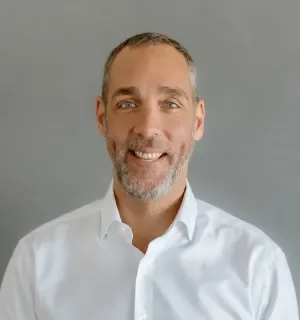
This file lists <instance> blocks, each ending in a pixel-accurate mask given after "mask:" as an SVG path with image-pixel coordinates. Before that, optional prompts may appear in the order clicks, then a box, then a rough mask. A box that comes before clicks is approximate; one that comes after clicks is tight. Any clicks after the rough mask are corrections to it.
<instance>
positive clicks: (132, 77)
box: [108, 44, 192, 96]
mask: <svg viewBox="0 0 300 320" xmlns="http://www.w3.org/2000/svg"><path fill="white" fill-rule="evenodd" d="M123 86H124V87H127V86H133V87H137V88H139V90H140V91H141V92H144V93H149V92H151V91H152V90H153V91H154V90H155V89H156V88H157V87H158V86H169V87H177V88H181V89H183V90H184V91H185V92H186V93H187V94H188V95H192V85H191V77H190V70H189V66H188V63H187V61H186V60H185V58H184V56H183V55H182V54H181V53H180V52H178V51H177V50H176V49H175V48H173V47H172V46H169V45H165V44H163V45H160V44H159V45H151V46H139V47H126V48H124V49H123V50H122V51H121V52H120V53H119V54H118V55H117V57H116V58H115V60H114V61H113V63H112V65H111V69H110V73H109V83H108V96H110V94H111V93H112V92H113V91H114V90H116V89H118V88H119V87H123Z"/></svg>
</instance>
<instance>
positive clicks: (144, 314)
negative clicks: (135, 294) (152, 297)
mask: <svg viewBox="0 0 300 320" xmlns="http://www.w3.org/2000/svg"><path fill="white" fill-rule="evenodd" d="M140 318H141V320H147V319H148V317H147V314H146V313H143V314H141V317H140Z"/></svg>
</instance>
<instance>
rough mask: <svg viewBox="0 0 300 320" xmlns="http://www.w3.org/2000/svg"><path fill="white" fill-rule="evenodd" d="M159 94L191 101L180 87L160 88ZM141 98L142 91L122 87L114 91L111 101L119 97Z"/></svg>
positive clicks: (135, 88)
mask: <svg viewBox="0 0 300 320" xmlns="http://www.w3.org/2000/svg"><path fill="white" fill-rule="evenodd" d="M157 91H158V93H160V94H166V95H169V96H172V97H183V98H184V99H185V100H187V101H189V97H188V95H187V94H186V92H185V91H184V90H183V89H181V88H178V87H174V88H173V87H168V86H159V87H158V90H157ZM131 95H133V96H140V91H139V89H138V88H137V87H134V86H132V87H120V88H118V89H116V90H115V91H114V93H113V94H112V97H111V99H112V100H113V99H115V98H117V97H119V96H131Z"/></svg>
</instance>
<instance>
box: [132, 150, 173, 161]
mask: <svg viewBox="0 0 300 320" xmlns="http://www.w3.org/2000/svg"><path fill="white" fill-rule="evenodd" d="M129 153H130V154H131V155H133V156H134V157H135V158H137V159H139V160H141V161H144V162H155V161H158V160H160V159H162V158H163V157H165V156H166V155H167V153H165V152H143V151H139V150H129Z"/></svg>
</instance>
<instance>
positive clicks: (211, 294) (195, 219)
mask: <svg viewBox="0 0 300 320" xmlns="http://www.w3.org/2000/svg"><path fill="white" fill-rule="evenodd" d="M132 238H133V235H132V231H131V229H130V227H129V226H128V225H126V224H124V223H122V221H121V218H120V215H119V212H118V209H117V206H116V202H115V198H114V192H113V187H112V184H111V185H110V188H109V190H108V192H107V194H106V196H105V197H104V198H103V199H100V200H98V201H95V202H93V203H91V204H88V205H86V206H84V207H82V208H80V209H77V210H75V211H73V212H71V213H68V214H65V215H63V216H61V217H59V218H58V219H56V220H54V221H51V222H49V223H47V224H45V225H43V226H41V227H39V228H37V229H36V230H34V231H32V232H31V233H29V234H28V235H26V236H25V237H24V238H22V239H21V240H20V241H19V243H18V245H17V246H16V248H15V250H14V253H13V255H12V257H11V260H10V262H9V264H8V267H7V270H6V273H5V275H4V279H3V282H2V286H1V291H0V320H36V319H39V320H69V319H70V320H71V319H72V320H83V319H89V320H99V319H105V320H110V319H112V320H116V319H122V320H133V319H134V320H146V319H147V320H150V319H151V320H166V319H168V320H179V319H180V320H186V319H189V320H196V319H197V320H250V319H251V320H254V319H255V320H282V319H287V320H297V319H298V310H297V302H296V294H295V289H294V286H293V283H292V278H291V274H290V271H289V267H288V264H287V261H286V257H285V255H284V253H283V252H282V250H281V249H280V248H279V247H278V245H276V244H275V243H274V242H273V241H272V240H271V239H270V238H269V237H267V236H266V235H265V234H264V233H263V232H262V231H260V230H259V229H257V228H256V227H254V226H252V225H250V224H248V223H246V222H243V221H241V220H240V219H238V218H236V217H234V216H232V215H230V214H229V213H226V212H225V211H223V210H221V209H219V208H217V207H215V206H213V205H210V204H208V203H206V202H204V201H201V200H198V199H195V197H194V195H193V193H192V190H191V187H190V186H189V184H188V182H187V185H186V191H185V194H184V199H183V202H182V204H181V207H180V209H179V212H178V214H177V216H176V218H175V220H174V222H173V223H172V225H171V226H170V227H169V229H168V230H167V231H166V233H165V234H163V235H162V236H161V237H159V238H156V239H155V240H153V241H152V242H150V244H149V246H148V250H147V252H146V254H145V255H144V254H143V253H142V252H141V251H139V250H138V249H137V248H135V247H134V246H133V245H132Z"/></svg>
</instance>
